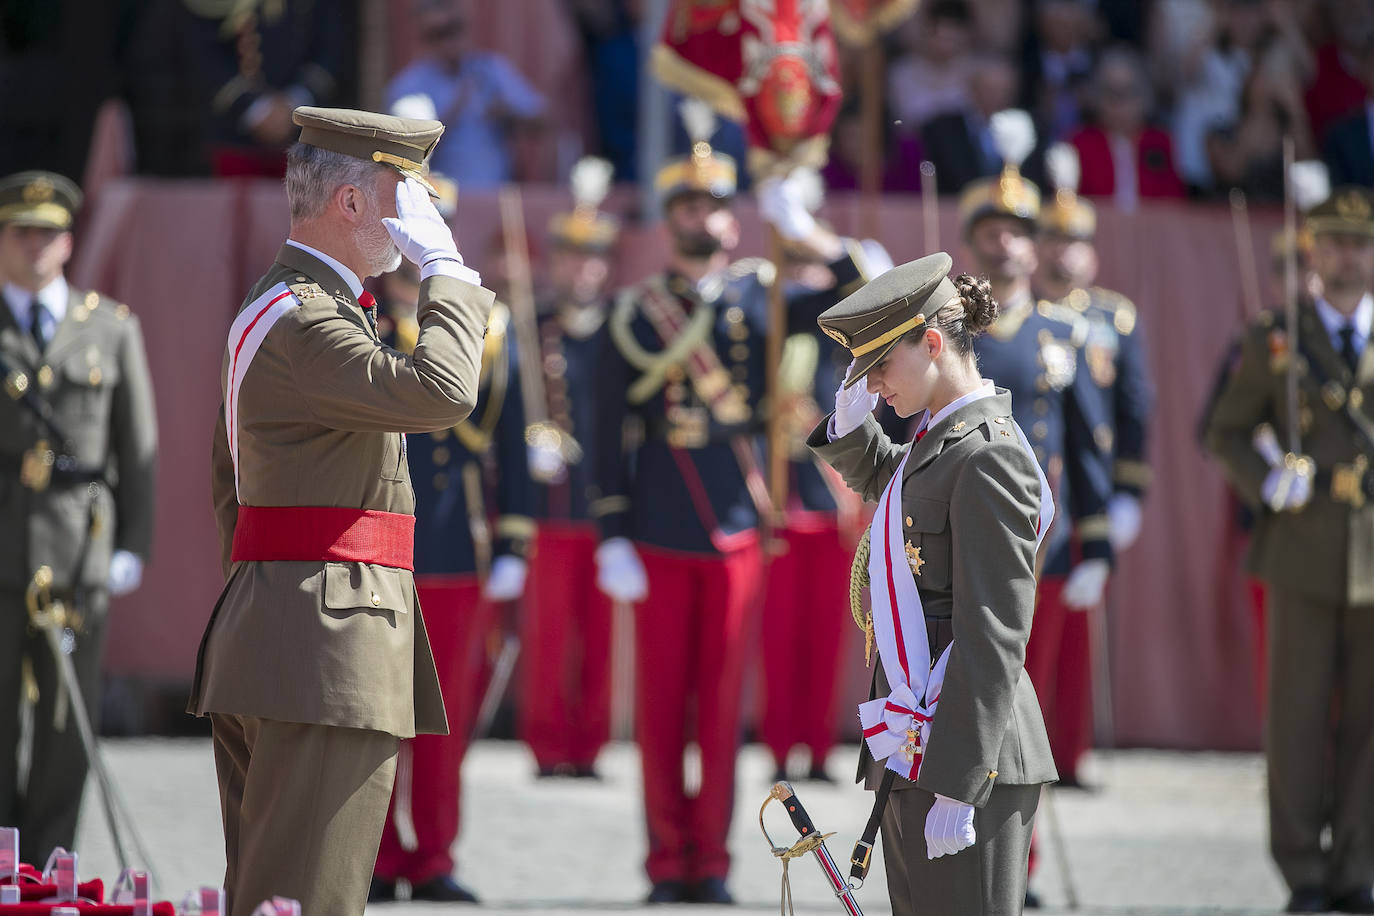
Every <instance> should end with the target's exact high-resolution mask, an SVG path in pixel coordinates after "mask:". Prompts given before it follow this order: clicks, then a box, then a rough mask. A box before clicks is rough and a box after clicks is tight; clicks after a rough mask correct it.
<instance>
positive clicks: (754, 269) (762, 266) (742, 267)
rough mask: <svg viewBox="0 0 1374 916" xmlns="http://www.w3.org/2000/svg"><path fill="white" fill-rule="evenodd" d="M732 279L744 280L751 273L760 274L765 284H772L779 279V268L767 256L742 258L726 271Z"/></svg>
mask: <svg viewBox="0 0 1374 916" xmlns="http://www.w3.org/2000/svg"><path fill="white" fill-rule="evenodd" d="M725 273H726V276H728V277H729V278H730V279H731V280H742V279H744V278H745V277H747V276H749V275H750V274H754V275H757V276H758V279H759V282H760V283H762V284H763V285H764V286H772V285H773V281H774V280H775V279H777V276H778V269H777V268H776V267H775V266H773V262H772V261H769V260H768V259H767V258H740V259H739V260H738V261H735V262H734V263H733V264H731V265H730V266H729V268H727V269H726V271H725Z"/></svg>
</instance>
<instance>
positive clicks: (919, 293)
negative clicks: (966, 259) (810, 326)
mask: <svg viewBox="0 0 1374 916" xmlns="http://www.w3.org/2000/svg"><path fill="white" fill-rule="evenodd" d="M953 266H954V259H953V258H951V257H950V256H949V255H947V254H945V253H944V252H943V251H937V252H936V253H935V254H928V255H926V256H925V257H923V258H918V259H917V260H915V261H909V262H907V263H906V264H903V265H902V266H900V267H894V268H892V269H891V270H889V271H888V272H887V273H885V274H882V275H881V276H878V277H875V278H874V279H872V280H869V281H868V282H867V283H865V284H864V285H863V286H862V287H861V288H860V289H858V290H857V291H856V292H854V293H852V294H851V295H849V296H846V297H845V298H844V299H842V300H840V301H839V302H838V303H836V304H835V305H833V306H831V307H830V308H828V309H826V310H825V311H824V312H822V313H821V317H820V318H818V319H816V322H817V324H819V325H820V326H821V330H822V331H824V332H825V333H826V334H827V335H828V336H829V337H831V338H833V339H834V340H836V341H838V342H839V344H840V346H842V347H846V348H847V349H848V350H849V352H850V353H851V354H852V355H853V357H854V364H853V365H852V366H851V367H850V369H849V374H848V375H846V376H845V378H844V387H846V388H848V387H850V386H851V385H853V384H854V383H855V382H857V381H858V380H859V379H861V378H863V377H864V376H865V375H867V374H868V370H869V369H872V368H873V367H874V366H875V365H877V364H878V362H879V361H881V360H882V358H883V357H884V356H886V355H887V354H888V351H890V350H891V349H892V348H893V347H895V346H896V345H897V341H899V340H901V338H902V335H904V334H906V333H907V332H909V331H912V330H915V329H916V328H919V327H921V326H922V325H924V324H925V323H926V322H927V321H929V320H930V319H931V317H932V316H933V315H934V314H935V313H936V312H938V311H939V310H940V309H941V308H943V307H944V306H945V305H947V304H948V303H949V301H950V300H951V299H955V298H958V296H959V291H958V290H957V289H956V288H955V286H954V281H953V280H951V279H950V278H949V271H950V268H952V267H953Z"/></svg>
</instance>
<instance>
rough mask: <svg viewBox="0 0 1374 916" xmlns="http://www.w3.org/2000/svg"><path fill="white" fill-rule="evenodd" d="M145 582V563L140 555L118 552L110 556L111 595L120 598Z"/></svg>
mask: <svg viewBox="0 0 1374 916" xmlns="http://www.w3.org/2000/svg"><path fill="white" fill-rule="evenodd" d="M142 582H143V561H142V560H140V559H139V558H138V554H136V553H131V552H130V551H127V550H116V551H115V552H114V553H112V554H111V555H110V594H111V595H113V596H115V597H116V598H118V597H119V596H120V595H127V594H129V592H131V591H133V590H134V589H136V588H138V587H139V585H140V584H142Z"/></svg>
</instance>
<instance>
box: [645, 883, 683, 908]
mask: <svg viewBox="0 0 1374 916" xmlns="http://www.w3.org/2000/svg"><path fill="white" fill-rule="evenodd" d="M644 902H645V903H686V902H687V885H686V884H684V883H683V882H681V881H655V882H654V886H653V889H652V890H650V891H649V896H648V897H645V898H644Z"/></svg>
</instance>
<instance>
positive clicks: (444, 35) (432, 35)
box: [425, 19, 467, 44]
mask: <svg viewBox="0 0 1374 916" xmlns="http://www.w3.org/2000/svg"><path fill="white" fill-rule="evenodd" d="M466 29H467V23H465V22H464V21H463V20H461V19H450V20H449V21H448V22H445V23H443V24H441V25H437V26H435V27H434V28H432V29H430V30H429V31H428V32H426V33H425V40H426V41H430V42H434V43H436V44H437V43H438V42H441V41H448V40H449V39H450V38H457V37H458V36H459V35H461V34H463V32H464V31H465V30H466Z"/></svg>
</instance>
